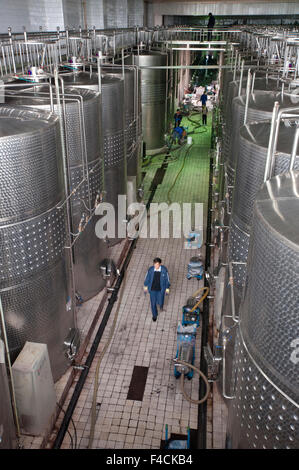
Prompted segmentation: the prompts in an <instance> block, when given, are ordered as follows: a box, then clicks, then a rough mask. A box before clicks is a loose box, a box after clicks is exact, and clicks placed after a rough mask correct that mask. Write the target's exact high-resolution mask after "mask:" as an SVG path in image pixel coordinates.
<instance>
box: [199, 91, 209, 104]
mask: <svg viewBox="0 0 299 470" xmlns="http://www.w3.org/2000/svg"><path fill="white" fill-rule="evenodd" d="M200 101H201V104H202V106H206V105H207V101H208V95H207V94H206V90H205V91H204V92H203V94H202V95H201V97H200Z"/></svg>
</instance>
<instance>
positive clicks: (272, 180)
mask: <svg viewBox="0 0 299 470" xmlns="http://www.w3.org/2000/svg"><path fill="white" fill-rule="evenodd" d="M225 73H226V74H227V75H228V77H227V79H226V82H227V83H226V96H225V95H224V96H223V101H222V112H223V120H224V130H223V139H222V142H221V143H220V146H221V160H220V161H221V164H220V171H219V173H218V191H219V196H220V197H219V199H220V202H219V216H218V217H219V218H218V220H217V222H216V224H217V230H219V232H220V233H221V243H220V250H219V252H218V253H219V261H218V266H217V269H216V270H215V273H214V274H215V276H216V284H215V285H216V303H215V305H217V312H216V317H217V321H218V328H219V344H220V345H221V347H222V362H221V367H220V377H219V381H218V384H219V387H220V389H221V391H222V394H223V397H224V399H225V402H226V404H227V406H228V410H229V426H228V432H227V445H228V446H229V447H233V448H247V447H248V448H249V447H254V448H255V447H256V448H259V447H261V448H262V447H266V448H273V447H278V448H285V447H295V446H296V437H295V436H296V434H294V432H293V431H294V429H295V428H296V418H293V417H294V416H297V415H296V406H298V386H297V392H296V393H295V394H294V393H290V390H291V389H293V391H294V390H295V389H296V381H297V378H296V377H295V375H292V373H291V369H292V367H291V368H290V373H288V372H287V371H286V368H285V367H282V362H281V361H278V360H277V358H276V357H275V356H277V355H278V356H281V357H283V356H284V357H285V355H287V356H289V357H290V356H291V354H292V346H291V344H292V341H293V340H294V338H293V331H291V330H290V331H288V329H289V326H290V324H292V322H293V321H294V318H295V317H294V313H295V311H296V308H297V309H298V294H297V293H296V292H295V290H294V289H293V285H294V284H293V283H294V282H295V279H296V276H297V278H298V264H297V268H295V271H294V270H293V267H292V266H289V262H290V259H291V258H286V257H285V252H284V250H283V249H281V250H280V249H278V246H279V243H280V241H281V238H285V237H286V240H284V241H285V243H287V244H288V243H289V242H288V241H287V237H288V236H289V237H290V240H293V239H294V238H296V230H295V228H296V223H295V224H294V225H293V226H292V227H290V230H289V228H288V226H287V218H288V216H287V212H285V211H288V209H287V206H288V201H287V199H285V202H284V210H283V211H281V213H280V217H281V224H280V229H281V231H282V233H283V234H284V235H283V236H282V235H281V234H280V233H278V232H279V230H278V227H279V225H277V226H275V227H276V229H277V230H276V232H275V230H274V229H273V227H272V226H271V222H272V220H271V221H270V222H269V223H266V221H265V219H264V218H263V212H262V209H261V214H260V217H261V224H263V223H264V227H263V231H260V232H258V234H257V232H255V227H254V223H253V220H255V217H257V216H256V210H257V200H258V198H259V197H260V196H258V195H259V194H260V193H259V191H260V190H261V187H262V185H263V184H264V192H265V191H266V189H265V188H268V189H269V194H270V196H271V195H272V191H273V201H272V202H270V200H271V197H270V196H269V206H270V205H271V204H272V205H273V208H274V209H273V212H275V207H276V205H277V202H276V198H278V199H279V196H278V193H279V192H277V191H276V193H277V194H276V193H275V188H276V185H280V184H282V183H283V186H284V190H283V189H282V191H286V192H287V191H290V192H292V191H293V186H294V184H295V183H294V181H295V182H297V181H298V180H297V174H296V172H294V171H295V170H296V169H297V170H298V169H299V156H298V151H297V152H296V150H295V154H294V145H293V144H294V142H295V135H296V129H297V125H298V122H297V120H296V114H298V110H299V106H298V105H299V103H298V100H297V99H295V96H294V95H293V94H291V93H286V92H285V91H284V90H283V87H282V84H281V81H280V80H279V77H278V76H277V75H275V76H271V74H270V75H269V74H268V72H265V71H263V70H257V71H255V73H254V71H253V70H251V71H250V72H249V79H248V76H247V72H246V73H245V78H242V82H241V81H240V79H239V80H236V79H235V80H230V79H231V78H232V72H231V71H228V72H224V74H225ZM243 77H244V75H243ZM235 78H238V77H236V76H235ZM274 109H275V112H276V113H279V112H281V119H279V120H276V122H278V125H277V126H276V128H275V132H274V133H275V135H276V147H275V148H274V152H273V158H272V160H270V157H269V151H268V146H269V141H270V140H271V139H270V136H271V137H272V136H273V129H274V128H273V125H274V124H273V123H272V116H273V112H274ZM284 109H285V110H286V112H285V113H284V114H283V110H284ZM276 116H277V114H276ZM278 116H279V114H278ZM271 141H272V140H271ZM296 154H297V156H296ZM269 162H270V163H269ZM269 165H270V166H269ZM269 168H270V170H269ZM290 170H291V171H293V172H291V173H289V171H290ZM279 175H285V176H282V177H279ZM287 175H288V176H287ZM280 182H281V183H280ZM295 187H296V184H295ZM271 188H272V189H271ZM268 189H267V190H268ZM282 194H283V193H282ZM274 195H275V197H274ZM282 197H284V196H282ZM296 197H297V198H298V194H297V195H296V191H295V192H294V195H293V199H294V200H295V199H296ZM297 203H298V200H297ZM267 207H268V206H267ZM291 207H293V202H291V201H290V208H291ZM265 210H266V204H265ZM294 214H295V212H294ZM298 228H299V227H298V223H297V232H298ZM219 232H218V236H219ZM262 233H263V235H264V239H263V237H262ZM216 234H217V232H216ZM218 240H219V238H218ZM274 240H275V242H274ZM276 242H277V244H276V245H275V243H276ZM253 243H254V244H255V247H257V246H259V248H258V249H257V248H255V249H253V248H252V245H253ZM291 244H292V243H291ZM266 246H267V249H268V258H267V256H266V251H265V256H263V250H264V249H265V247H266ZM275 246H276V248H275ZM262 247H263V248H262ZM297 255H298V237H297V246H295V245H294V246H293V254H292V256H293V259H294V262H295V260H296V256H297ZM271 256H272V258H273V260H272V262H271ZM297 262H298V261H297ZM257 265H258V266H259V268H258V269H257V268H254V267H256V266H257ZM296 272H297V274H296ZM283 273H284V274H283ZM284 276H285V277H286V282H287V284H288V289H287V290H286V291H285V294H286V297H284V301H283V303H285V305H284V307H283V308H282V305H281V304H280V306H278V307H277V308H276V307H275V306H274V303H273V299H275V298H277V291H279V292H281V289H282V285H283V282H280V283H279V282H278V283H277V284H276V283H275V282H273V281H274V279H275V277H276V278H277V279H278V278H280V277H281V278H283V277H284ZM249 279H250V280H251V281H250V282H251V288H249V285H248V283H249ZM253 279H254V285H255V288H257V286H259V288H260V292H261V295H260V296H258V295H257V292H255V290H254V289H253V287H252V286H253ZM295 283H296V282H295ZM267 286H268V288H267V289H266V287H267ZM262 292H263V294H262ZM282 295H284V294H282ZM289 297H290V298H293V297H294V299H296V298H297V301H295V305H297V307H296V308H295V310H293V308H294V305H293V306H292V302H291V303H289V302H288V300H287V299H288V298H289ZM249 298H251V299H252V300H251V301H252V302H253V299H254V314H253V311H251V312H250V311H249V302H250V300H249ZM251 305H252V304H251ZM270 311H271V312H272V316H270ZM296 324H297V325H298V322H295V321H294V323H293V326H294V327H295V325H296ZM278 325H279V330H280V332H281V334H280V335H279V334H277V335H276V334H275V332H274V331H275V329H276V328H277V327H278ZM253 331H254V332H255V333H252V332H253ZM249 332H250V333H249ZM270 343H271V349H272V353H270V346H269V345H270ZM266 349H267V351H268V352H269V354H266ZM274 350H275V351H276V354H274V353H273V351H274ZM244 361H245V362H246V363H247V366H246V367H245V368H244V367H243V366H242V367H241V366H238V363H240V364H241V363H242V362H243V363H244ZM243 365H244V364H243ZM289 365H290V364H289ZM248 368H249V371H250V374H248ZM252 374H254V381H253V376H252ZM257 377H258V378H257ZM248 382H250V383H248ZM253 382H254V383H253ZM257 382H258V383H257ZM282 383H284V384H285V386H283V387H282V386H281V385H282ZM237 384H239V385H237ZM251 386H253V387H254V390H255V391H256V393H249V390H250V387H251ZM262 389H265V390H266V389H267V390H268V391H269V393H270V398H271V397H274V398H271V399H269V400H268V401H266V395H265V394H263V393H262V392H261V390H262ZM251 391H252V389H251ZM247 392H248V393H247ZM296 394H297V395H296ZM267 398H269V395H267ZM274 400H276V402H275V403H274ZM279 400H280V401H279ZM278 403H279V405H280V406H283V410H285V412H284V413H279V407H275V406H274V405H277V404H278ZM296 403H297V405H296ZM267 406H268V407H270V408H269V410H274V409H275V413H274V412H273V411H271V412H269V413H268V414H265V413H266V412H265V411H263V412H259V410H260V411H261V409H263V410H266V407H267ZM294 420H295V421H294ZM265 426H267V428H266V429H267V431H265ZM277 426H278V428H277ZM279 426H280V427H281V428H282V429H284V431H283V432H281V433H279V432H278V431H274V429H275V430H276V429H278V430H279ZM294 426H295V428H294V429H293V427H294ZM287 427H288V430H287ZM241 431H242V432H241ZM252 433H253V434H252ZM263 433H264V434H263ZM264 436H266V437H265V438H264ZM297 436H298V432H297ZM253 437H254V438H253ZM297 445H298V438H297Z"/></svg>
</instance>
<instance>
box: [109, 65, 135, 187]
mask: <svg viewBox="0 0 299 470" xmlns="http://www.w3.org/2000/svg"><path fill="white" fill-rule="evenodd" d="M102 71H103V72H104V73H105V74H107V73H108V74H109V73H112V74H115V75H118V76H120V77H122V75H123V72H124V113H125V136H126V162H127V177H128V178H134V179H135V182H136V188H137V189H138V188H139V186H140V184H141V143H142V112H141V73H140V71H139V70H138V69H137V68H135V67H130V66H128V65H126V66H125V67H124V70H123V68H122V66H121V65H119V66H113V65H111V66H110V65H109V66H107V65H103V66H102Z"/></svg>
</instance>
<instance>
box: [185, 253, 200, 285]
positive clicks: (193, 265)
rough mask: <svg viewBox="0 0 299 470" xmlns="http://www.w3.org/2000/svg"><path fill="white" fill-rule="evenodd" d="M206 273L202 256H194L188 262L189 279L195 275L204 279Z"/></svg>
mask: <svg viewBox="0 0 299 470" xmlns="http://www.w3.org/2000/svg"><path fill="white" fill-rule="evenodd" d="M203 275H204V266H203V262H202V261H201V258H200V256H193V258H191V259H190V261H189V263H188V273H187V279H188V280H189V279H191V278H192V277H195V278H196V279H202V278H203Z"/></svg>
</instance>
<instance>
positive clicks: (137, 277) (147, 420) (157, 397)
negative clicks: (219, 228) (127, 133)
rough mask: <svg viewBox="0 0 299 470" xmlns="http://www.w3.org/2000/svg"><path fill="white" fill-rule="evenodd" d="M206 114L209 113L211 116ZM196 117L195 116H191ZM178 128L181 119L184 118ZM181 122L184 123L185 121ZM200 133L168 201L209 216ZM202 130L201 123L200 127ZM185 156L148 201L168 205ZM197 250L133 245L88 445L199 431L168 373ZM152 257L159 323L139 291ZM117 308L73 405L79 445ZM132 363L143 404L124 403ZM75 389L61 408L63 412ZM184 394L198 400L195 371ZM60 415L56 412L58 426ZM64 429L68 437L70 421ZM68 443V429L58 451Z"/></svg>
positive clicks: (151, 443)
mask: <svg viewBox="0 0 299 470" xmlns="http://www.w3.org/2000/svg"><path fill="white" fill-rule="evenodd" d="M209 118H210V116H209ZM196 119H199V117H198V116H197V117H196ZM183 125H184V122H183ZM185 125H188V126H189V130H190V127H191V125H190V123H189V122H188V123H186V121H185ZM206 129H207V131H206V132H203V133H201V134H194V135H193V140H194V145H193V146H192V148H191V149H190V153H189V154H188V156H187V158H186V160H185V165H184V168H183V170H182V172H181V173H180V176H179V177H178V179H177V181H176V184H175V186H174V187H173V189H172V191H171V193H170V197H171V201H172V202H203V203H204V216H205V218H206V213H207V201H208V184H209V148H210V140H211V133H210V132H211V127H210V125H209V126H207V128H206ZM200 131H202V128H201V129H200ZM157 160H160V163H159V166H161V165H162V162H163V157H162V159H161V157H159V158H158V157H156V158H154V159H153V165H151V166H149V167H148V168H147V170H146V175H145V178H144V187H145V200H147V198H148V196H149V190H150V186H151V182H152V179H153V177H154V175H155V172H156V170H157V166H155V164H154V162H155V161H157ZM182 163H183V157H181V158H180V159H179V160H177V161H175V162H174V163H171V164H169V165H168V167H167V169H166V173H165V175H164V179H163V183H162V184H161V186H158V187H157V190H156V192H155V196H154V199H153V202H167V199H168V197H167V196H168V192H169V189H170V188H171V187H172V185H173V182H174V180H175V178H176V175H177V174H178V172H179V171H180V169H181V167H182ZM195 253H196V252H195V251H193V250H186V249H184V240H183V239H174V238H170V239H161V238H157V239H150V238H147V239H145V238H144V239H142V238H140V239H139V240H138V242H137V245H136V249H135V250H134V254H133V256H132V258H131V261H130V264H129V267H128V270H127V274H126V277H125V281H124V282H125V285H124V286H123V287H122V288H123V294H122V301H121V304H120V308H119V314H118V320H117V324H116V329H115V333H114V336H113V338H112V341H111V343H110V346H109V348H108V351H107V352H106V354H105V355H104V357H103V360H102V363H101V367H100V373H99V387H98V394H97V404H98V406H97V420H96V425H95V435H94V441H93V448H107V449H113V448H116V449H121V448H128V449H134V448H137V449H141V448H146V449H159V448H160V445H161V440H162V439H164V438H165V425H166V424H168V429H169V436H170V434H171V433H175V434H184V435H187V427H188V426H189V427H190V429H191V430H196V429H197V410H198V406H197V405H195V404H191V403H190V402H188V401H186V400H185V398H183V395H182V393H181V390H180V386H179V381H178V380H176V379H175V377H174V365H173V360H172V359H173V358H174V357H175V355H176V347H177V346H176V345H177V338H176V330H177V325H178V322H179V321H181V316H182V315H181V312H182V306H183V305H185V303H186V300H187V299H188V297H190V295H191V294H193V293H194V292H195V291H196V290H197V289H198V288H199V287H201V286H202V285H203V282H202V281H200V282H199V281H197V280H195V279H191V280H189V281H188V280H187V278H186V273H187V264H188V262H189V260H190V258H191V257H192V256H194V254H195ZM155 256H159V257H161V259H162V262H163V264H165V265H166V266H167V268H168V270H169V274H170V281H171V288H170V296H169V297H168V298H166V302H165V305H164V308H165V311H164V312H159V316H158V319H157V322H155V323H154V322H153V321H152V316H151V310H150V302H149V296H148V295H147V296H144V294H143V281H144V277H145V274H146V271H147V269H148V267H149V266H150V265H151V264H152V260H153V258H154V257H155ZM115 311H116V307H114V309H113V311H112V314H111V316H110V319H109V321H108V324H107V326H106V329H105V332H104V335H103V337H102V340H101V343H100V346H99V350H98V352H97V355H96V357H95V360H94V363H93V365H92V368H91V370H90V372H89V375H88V377H87V381H86V383H85V386H84V389H83V391H82V394H81V396H80V399H79V401H78V403H77V406H76V409H75V412H74V415H73V420H74V424H75V426H76V429H77V448H87V447H88V439H89V434H90V422H91V416H90V415H91V406H92V395H93V381H94V374H95V369H96V364H97V360H98V357H99V354H100V352H101V351H102V350H103V348H104V346H105V343H106V341H107V339H108V337H109V333H110V327H111V325H112V322H113V318H114V315H115ZM200 338H201V331H200V328H199V331H198V333H197V342H196V357H195V365H196V366H199V359H200ZM135 366H141V367H143V368H148V369H147V370H146V369H143V370H145V372H147V378H146V384H145V389H144V395H143V399H142V401H138V400H128V399H127V395H128V390H129V385H130V382H131V379H132V374H133V370H134V367H135ZM73 388H74V386H73V387H72V388H71V390H70V392H69V395H68V399H67V400H66V403H65V405H64V408H65V409H66V407H67V405H68V402H69V399H70V397H71V394H72V391H73ZM185 388H186V391H187V393H188V394H189V396H190V395H191V396H192V398H194V399H198V388H199V379H198V375H197V374H195V376H194V377H193V379H192V380H191V381H188V380H187V379H186V380H185ZM61 420H62V416H61V417H60V419H59V421H58V423H57V425H59V423H60V422H61ZM69 432H70V433H71V434H72V435H74V431H73V426H72V424H70V426H69ZM69 447H70V438H69V435H67V434H66V436H65V439H64V442H63V445H62V448H69Z"/></svg>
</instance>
